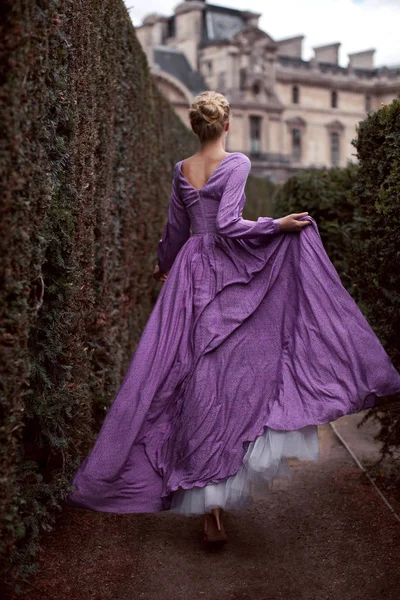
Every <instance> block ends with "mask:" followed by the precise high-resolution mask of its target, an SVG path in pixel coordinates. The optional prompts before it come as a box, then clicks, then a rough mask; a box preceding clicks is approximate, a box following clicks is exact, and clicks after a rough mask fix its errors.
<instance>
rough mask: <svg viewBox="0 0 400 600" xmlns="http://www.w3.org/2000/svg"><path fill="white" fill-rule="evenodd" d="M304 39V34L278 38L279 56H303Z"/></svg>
mask: <svg viewBox="0 0 400 600" xmlns="http://www.w3.org/2000/svg"><path fill="white" fill-rule="evenodd" d="M303 40H304V35H298V36H296V37H290V38H285V39H284V40H278V41H277V44H278V56H290V57H292V58H301V57H302V56H303V52H302V50H303Z"/></svg>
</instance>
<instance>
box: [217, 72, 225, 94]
mask: <svg viewBox="0 0 400 600" xmlns="http://www.w3.org/2000/svg"><path fill="white" fill-rule="evenodd" d="M218 90H219V91H220V92H224V91H225V71H220V72H219V73H218Z"/></svg>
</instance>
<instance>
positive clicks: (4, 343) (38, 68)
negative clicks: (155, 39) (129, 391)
mask: <svg viewBox="0 0 400 600" xmlns="http://www.w3.org/2000/svg"><path fill="white" fill-rule="evenodd" d="M1 16H2V19H1V25H0V28H1V37H0V40H1V42H0V43H1V47H0V69H1V77H2V83H3V86H2V88H1V92H0V94H1V96H0V110H1V123H2V124H1V139H0V144H1V146H0V156H1V164H0V169H1V177H0V181H1V187H2V189H1V198H2V208H1V210H2V235H1V239H0V244H1V256H0V261H1V296H0V305H1V315H2V316H1V329H0V336H1V337H0V369H1V378H0V381H1V384H0V385H1V400H0V407H1V427H0V478H1V486H0V490H1V491H0V494H1V497H0V502H1V523H0V527H1V539H2V541H1V547H0V554H1V557H0V561H1V563H2V564H3V566H4V572H3V576H6V577H5V579H6V581H7V585H8V586H12V587H14V586H15V588H16V589H17V591H18V589H19V588H18V582H21V581H23V580H24V578H25V577H27V576H29V574H30V573H31V572H34V570H35V567H34V558H35V554H36V552H37V549H38V543H39V540H40V534H41V531H42V530H49V529H51V528H52V524H53V523H54V517H55V513H56V511H57V510H59V509H60V508H61V506H60V503H61V501H62V499H63V498H64V497H65V494H66V492H67V490H68V486H69V483H70V480H71V478H72V476H73V474H74V472H75V470H76V469H77V467H78V464H79V463H80V461H81V459H82V458H83V457H84V455H85V454H86V453H87V451H88V449H89V448H90V447H91V446H92V444H93V442H94V437H95V434H96V431H98V428H99V425H100V423H101V421H102V419H103V417H104V413H105V410H106V408H107V406H108V404H109V402H110V401H111V400H112V398H113V396H114V394H115V393H116V391H117V388H118V386H119V384H120V382H121V380H122V377H123V375H124V373H125V371H126V369H127V366H128V364H129V361H130V359H131V356H132V354H133V352H134V350H135V347H136V346H135V345H136V343H137V341H138V339H139V336H140V334H141V331H142V329H143V327H144V324H145V322H146V319H147V318H148V315H149V313H150V310H151V308H152V306H153V304H154V301H155V299H156V297H157V294H158V291H159V289H160V286H159V284H158V283H157V282H155V280H154V279H153V278H152V267H153V264H154V263H155V261H156V253H155V250H156V243H157V241H158V239H159V238H160V236H161V233H162V227H163V225H164V222H165V219H166V211H167V205H168V200H169V194H170V190H171V180H172V168H173V165H174V163H175V162H176V161H177V160H179V159H180V158H182V156H185V155H186V156H187V155H188V154H191V153H193V152H194V151H195V150H196V149H197V138H195V136H194V135H193V134H192V133H191V132H190V131H189V130H188V129H187V128H186V127H185V126H184V125H183V124H182V123H181V121H180V119H179V118H178V117H177V115H176V114H175V113H174V111H173V110H172V109H171V108H170V105H169V103H168V102H167V101H166V100H165V99H164V98H163V97H162V96H161V94H160V93H159V92H158V91H157V89H156V87H155V85H154V83H153V80H152V77H151V75H150V73H149V69H148V65H147V61H146V57H145V55H144V54H143V52H142V50H141V47H140V45H139V43H138V41H137V39H136V36H135V33H134V28H133V26H132V24H131V21H130V18H129V16H128V13H127V11H126V9H125V7H124V5H123V3H122V0H103V1H102V2H97V1H95V0H87V1H86V2H84V3H82V2H80V0H49V1H48V2H43V0H4V1H3V3H2V8H1Z"/></svg>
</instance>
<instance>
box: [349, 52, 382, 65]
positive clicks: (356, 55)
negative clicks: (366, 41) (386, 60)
mask: <svg viewBox="0 0 400 600" xmlns="http://www.w3.org/2000/svg"><path fill="white" fill-rule="evenodd" d="M375 52H376V51H375V50H374V49H372V50H364V51H363V52H353V53H352V54H349V67H350V68H352V69H373V68H374V54H375Z"/></svg>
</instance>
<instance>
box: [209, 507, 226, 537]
mask: <svg viewBox="0 0 400 600" xmlns="http://www.w3.org/2000/svg"><path fill="white" fill-rule="evenodd" d="M204 518H205V522H204V541H206V542H207V543H212V544H225V542H227V540H228V536H227V535H226V531H225V527H224V524H223V522H222V510H221V512H220V516H219V527H218V522H217V519H216V517H215V515H214V514H212V513H209V514H206V515H204Z"/></svg>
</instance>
